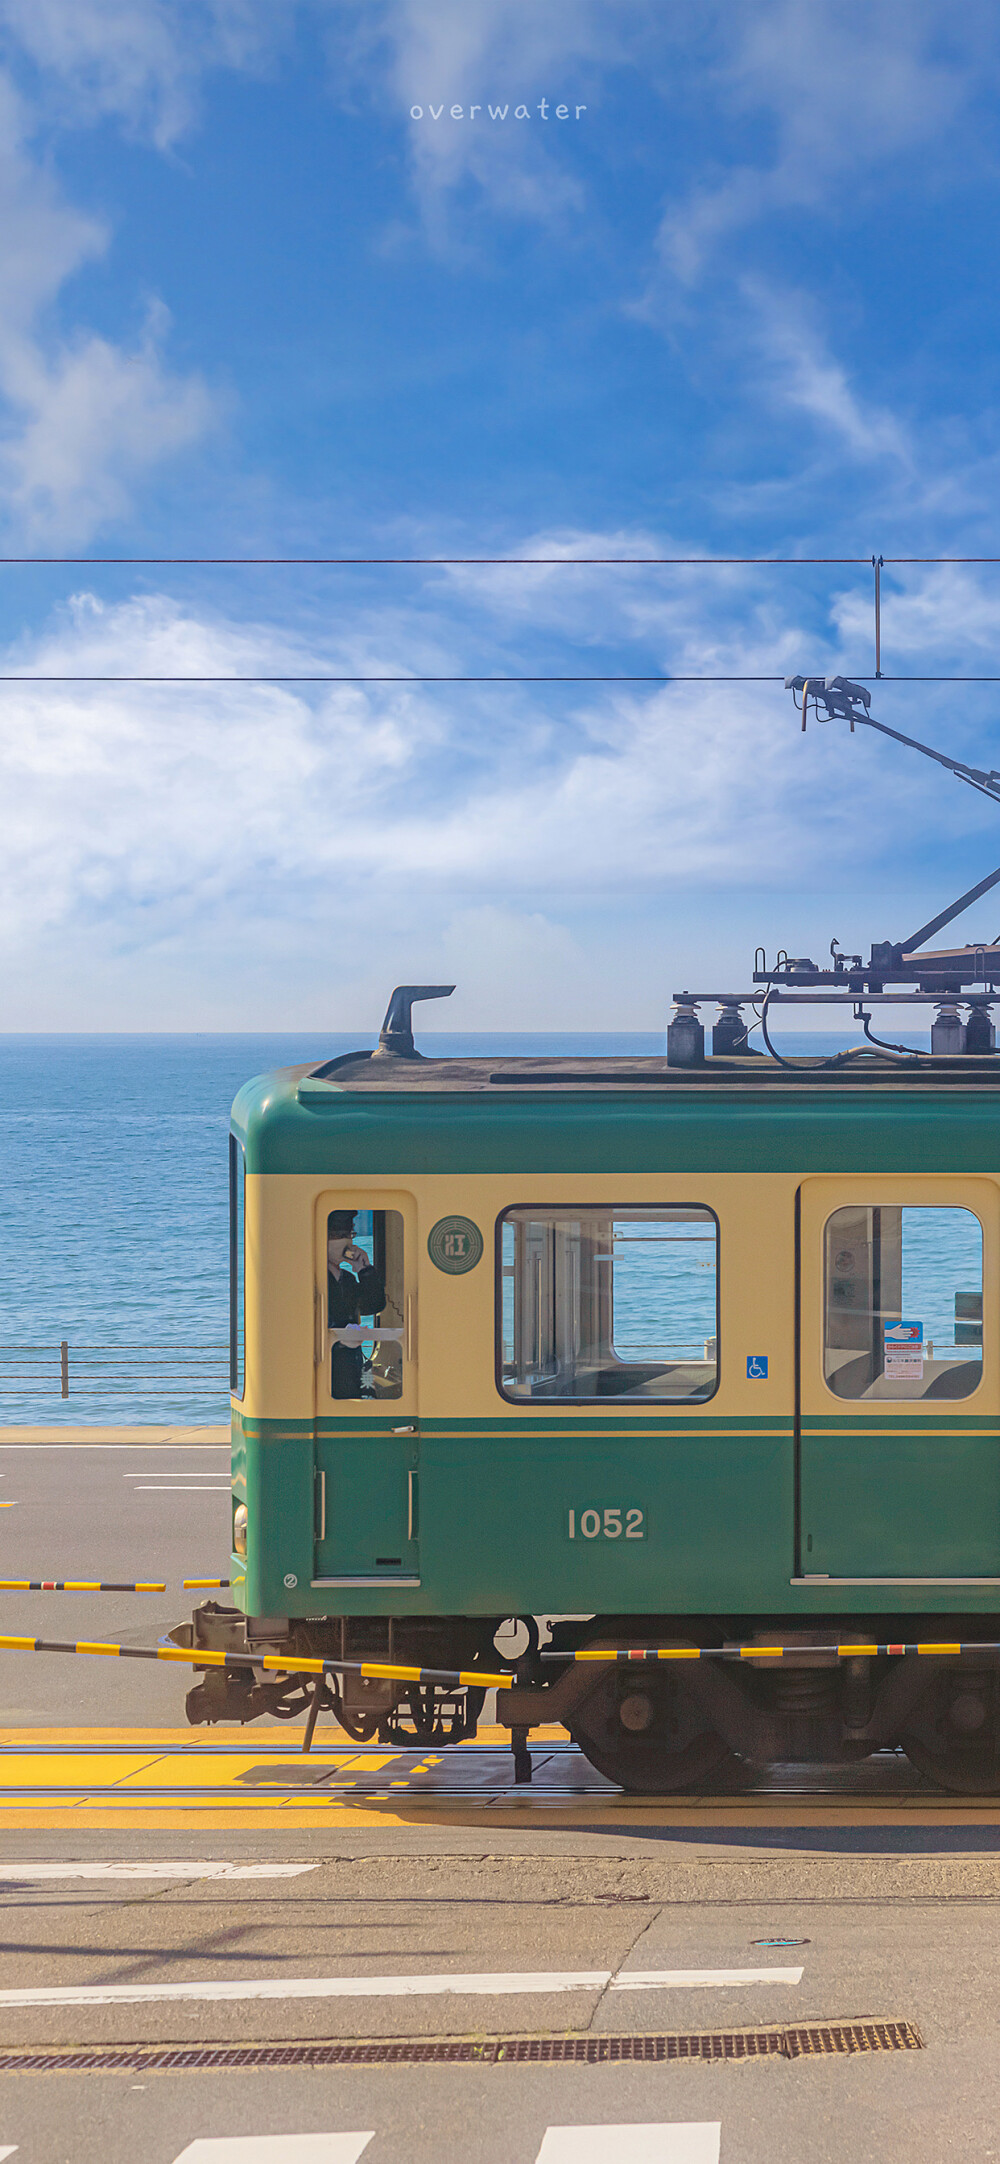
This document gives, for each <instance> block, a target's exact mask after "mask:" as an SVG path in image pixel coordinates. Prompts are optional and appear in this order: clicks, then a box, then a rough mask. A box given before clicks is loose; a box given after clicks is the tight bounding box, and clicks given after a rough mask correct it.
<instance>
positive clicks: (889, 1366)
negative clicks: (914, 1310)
mask: <svg viewBox="0 0 1000 2164" xmlns="http://www.w3.org/2000/svg"><path fill="white" fill-rule="evenodd" d="M882 1372H883V1374H884V1375H885V1376H886V1378H887V1380H889V1381H892V1382H897V1383H919V1382H922V1381H923V1374H924V1326H923V1323H922V1322H893V1323H887V1324H886V1327H885V1338H884V1342H883V1363H882Z"/></svg>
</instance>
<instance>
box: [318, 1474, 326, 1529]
mask: <svg viewBox="0 0 1000 2164" xmlns="http://www.w3.org/2000/svg"><path fill="white" fill-rule="evenodd" d="M319 1538H320V1540H325V1539H326V1474H325V1473H323V1472H321V1473H320V1476H319Z"/></svg>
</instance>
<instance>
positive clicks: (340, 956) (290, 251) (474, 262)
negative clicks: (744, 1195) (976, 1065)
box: [0, 0, 1000, 1029]
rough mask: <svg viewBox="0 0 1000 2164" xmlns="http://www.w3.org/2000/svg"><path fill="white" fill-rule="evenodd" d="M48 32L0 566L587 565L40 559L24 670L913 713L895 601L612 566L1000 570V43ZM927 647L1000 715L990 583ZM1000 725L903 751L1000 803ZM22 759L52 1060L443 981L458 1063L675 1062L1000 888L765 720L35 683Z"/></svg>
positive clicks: (913, 720) (896, 590) (905, 810)
mask: <svg viewBox="0 0 1000 2164" xmlns="http://www.w3.org/2000/svg"><path fill="white" fill-rule="evenodd" d="M0 20H2V22H3V24H4V31H5V36H4V44H3V56H4V57H3V74H2V78H0V203H2V214H0V551H2V553H4V554H7V555H19V554H32V555H34V554H38V555H55V556H59V555H78V556H82V557H97V556H115V555H123V556H127V555H142V554H148V555H162V556H171V555H203V554H204V555H212V554H218V555H229V554H238V553H243V552H246V553H259V554H275V555H281V554H289V555H294V554H300V553H301V554H323V553H324V552H329V553H330V554H335V555H336V554H348V555H351V554H353V555H358V556H377V555H384V556H393V555H407V556H411V555H412V556H428V555H448V556H479V555H484V556H497V557H501V558H502V557H506V556H529V557H541V556H554V557H558V558H559V559H561V560H565V567H564V565H563V562H560V564H559V565H558V566H556V567H542V566H539V567H538V568H536V569H533V568H530V567H513V566H512V567H509V568H507V567H504V566H502V565H501V566H492V567H483V568H479V567H464V568H451V569H442V568H383V569H378V570H375V569H369V570H350V571H348V570H337V571H332V570H331V571H316V570H310V571H305V572H303V571H295V570H290V569H285V570H276V569H266V568H259V569H242V570H225V569H211V570H197V571H196V570H185V569H182V568H153V567H149V568H144V569H133V568H128V569H121V568H119V569H109V568H104V567H99V566H97V565H96V564H93V563H88V564H83V565H76V566H72V567H65V568H57V569H39V568H14V567H8V568H5V569H3V570H2V571H0V652H2V657H3V658H2V662H0V666H2V668H3V669H4V670H6V671H23V672H25V673H27V674H29V675H31V674H40V675H41V674H45V673H57V674H60V673H65V674H73V673H82V674H94V675H102V674H103V675H107V674H122V675H141V674H144V673H146V674H148V673H171V672H183V671H188V672H194V673H198V672H200V673H204V674H223V675H225V674H255V673H257V674H281V673H284V674H287V675H302V676H306V675H310V674H316V675H322V674H379V673H381V674H400V675H403V676H407V675H421V674H440V675H456V676H461V675H470V676H475V675H490V674H500V673H519V674H525V675H531V674H535V675H546V674H553V675H555V674H563V675H576V676H580V675H621V676H628V675H632V676H641V675H644V674H650V675H657V674H662V673H674V674H676V675H688V676H694V677H702V678H708V677H712V676H724V675H730V676H753V675H770V674H774V673H783V672H785V671H792V670H795V669H798V668H803V667H808V668H810V669H814V670H820V669H827V670H834V669H841V668H842V669H846V670H847V671H848V672H852V671H854V672H865V673H870V671H871V669H872V668H873V665H874V664H873V660H872V629H871V573H870V570H869V569H867V568H866V566H864V565H862V566H859V567H857V568H834V567H827V568H815V567H813V568H810V567H806V566H804V565H803V567H802V568H795V569H791V570H785V569H779V568H777V567H774V568H763V569H760V568H758V569H740V568H736V567H731V568H724V569H719V568H707V567H706V568H705V569H699V568H697V566H695V567H689V568H685V569H668V568H654V567H650V568H649V569H644V568H641V567H639V568H636V567H619V568H612V569H599V568H595V567H589V566H586V565H585V564H582V563H578V564H574V559H579V558H584V557H593V556H600V555H614V554H619V555H635V556H640V557H643V556H657V555H677V556H691V557H695V558H699V557H703V556H706V555H725V556H744V555H769V556H794V557H802V558H805V557H811V556H833V557H841V556H842V557H861V558H865V559H867V558H869V557H870V556H871V554H872V552H873V550H874V551H880V552H882V553H884V554H885V555H886V557H893V556H912V557H920V556H938V555H954V556H980V555H983V556H988V555H990V554H998V555H1000V519H998V515H997V508H996V506H997V495H998V486H997V484H998V474H1000V398H998V386H997V369H996V358H995V356H996V348H997V316H998V310H1000V300H998V295H1000V278H998V261H997V258H998V241H997V233H998V209H1000V153H998V109H1000V17H998V15H997V11H996V9H995V7H994V6H992V5H989V4H979V0H963V6H962V7H961V9H957V10H956V9H954V8H951V7H945V6H944V5H943V0H866V4H864V5H860V4H858V5H856V4H854V0H723V4H716V0H669V4H668V5H664V4H663V0H650V4H648V5H647V4H645V0H575V4H570V0H566V4H560V0H546V4H545V5H544V6H538V5H535V4H533V0H336V4H334V0H298V4H296V0H163V4H162V5H160V4H156V0H0ZM474 104H478V105H479V106H480V108H481V110H480V111H479V112H478V113H477V114H475V115H474V116H473V115H472V114H471V107H472V106H473V105H474ZM491 104H492V105H494V106H495V107H498V108H499V107H501V106H503V105H506V106H507V108H508V112H507V117H506V119H500V118H497V119H491V118H490V115H489V106H490V105H491ZM560 104H565V105H566V106H567V108H568V111H567V116H566V118H565V119H560V118H558V117H557V110H556V109H557V107H558V106H559V105H560ZM519 105H522V106H526V107H527V108H528V115H527V117H523V118H521V119H517V118H515V114H516V110H517V107H518V106H519ZM543 105H544V108H545V110H544V112H543V111H542V109H541V108H542V107H543ZM453 106H457V107H460V108H461V115H460V117H456V118H454V119H453V118H452V115H451V108H452V107H453ZM578 108H581V110H579V111H578ZM439 110H440V117H438V118H434V117H432V113H433V112H438V111H439ZM883 639H884V655H883V665H884V668H885V670H886V672H887V674H888V675H890V676H893V675H900V676H920V675H923V676H933V675H935V674H942V673H957V674H963V675H969V676H974V675H977V674H981V675H988V674H990V673H996V674H997V675H1000V565H998V566H996V567H986V566H974V565H968V566H961V567H938V566H928V565H914V566H910V567H906V568H902V567H899V566H896V567H889V568H888V569H887V571H886V574H885V583H884V609H883ZM998 693H1000V685H997V686H975V685H971V684H969V685H953V686H941V685H930V684H902V683H899V684H894V683H886V684H885V685H884V686H881V687H879V688H878V690H877V692H876V703H875V706H874V711H875V712H876V713H878V714H879V716H880V717H881V718H882V719H884V720H886V721H888V722H889V723H890V724H891V725H893V726H895V727H901V728H903V729H907V730H912V731H914V732H915V733H917V734H920V733H921V732H922V731H923V732H926V733H927V734H928V735H929V736H930V738H931V740H932V741H934V742H938V743H942V744H946V745H948V746H950V748H952V749H953V750H955V751H956V752H957V753H958V754H959V755H961V756H964V757H966V758H970V759H973V760H975V761H976V763H979V764H982V765H985V766H993V765H995V764H997V765H1000V743H998V731H997V728H996V725H995V715H996V711H997V704H998ZM0 716H2V724H0V742H2V744H3V746H4V751H3V768H4V780H3V797H4V805H5V813H4V844H3V849H2V852H0V953H2V963H3V978H4V985H5V1000H4V1006H5V1019H4V1026H5V1027H7V1028H13V1029H60V1028H64V1029H74V1028H77V1029H78V1028H88V1027H89V1028H98V1029H116V1028H120V1029H144V1028H180V1029H183V1028H203V1029H212V1028H218V1029H226V1028H234V1029H244V1028H249V1029H254V1028H260V1029H270V1028H274V1029H278V1028H281V1029H284V1028H300V1027H309V1026H313V1025H315V1026H318V1027H322V1028H324V1029H337V1028H343V1027H348V1028H353V1027H355V1026H358V1027H360V1026H365V1027H370V1026H371V1025H372V1023H373V1022H376V1021H377V1020H378V1018H379V1015H380V1013H381V1009H382V1006H383V1005H384V1000H385V995H386V993H387V990H388V989H389V987H390V986H391V985H392V984H393V983H394V982H396V981H398V980H400V979H403V978H414V979H420V980H427V979H444V978H449V979H450V978H452V977H454V978H456V979H457V981H458V985H459V990H458V992H457V993H456V996H455V998H454V1000H453V1001H452V1002H451V1005H450V1011H449V1015H448V1022H449V1026H450V1027H451V1028H458V1029H461V1028H467V1029H475V1028H519V1027H520V1028H531V1027H536V1028H540V1027H545V1026H552V1027H559V1028H574V1027H575V1028H582V1029H586V1028H601V1027H603V1028H613V1027H618V1028H654V1027H657V1026H658V1025H659V1024H660V1022H662V1021H663V1020H664V1019H665V1016H666V1012H667V1006H668V999H669V994H670V992H671V991H672V990H674V989H677V988H679V987H680V986H681V985H682V984H690V983H692V981H693V980H695V979H697V980H699V981H700V982H701V983H702V984H703V985H704V984H719V985H723V986H727V987H728V986H730V985H733V986H735V985H737V984H738V983H740V982H741V981H742V980H744V979H745V976H746V972H747V970H748V968H749V966H750V963H751V958H752V954H753V949H754V948H755V946H756V945H758V944H764V945H766V946H767V947H768V949H769V950H770V951H771V952H773V951H774V949H775V948H776V947H777V946H779V945H782V946H786V947H788V948H790V949H793V950H794V951H796V952H800V953H801V952H807V951H808V952H812V953H814V954H816V955H817V956H818V955H819V954H822V953H823V952H825V949H826V947H827V945H828V943H829V940H830V938H831V936H833V935H836V936H837V938H839V939H840V941H841V942H842V944H843V945H844V946H845V947H847V948H853V947H855V946H859V945H867V942H868V941H869V940H870V939H871V938H873V937H876V938H883V937H895V936H899V935H901V934H903V933H905V932H906V931H908V930H910V929H912V928H913V927H914V926H915V925H916V924H917V923H918V922H920V921H921V920H922V919H923V918H924V917H925V916H928V915H930V914H931V913H932V911H933V909H934V908H935V907H937V906H939V905H940V904H941V903H943V901H944V900H945V899H947V898H948V896H949V895H950V894H951V893H952V892H953V891H955V890H957V889H958V888H959V887H961V886H963V885H966V884H969V883H971V881H972V880H973V879H974V878H976V877H978V876H980V875H981V874H982V873H983V872H985V871H986V870H987V869H989V868H991V866H992V865H993V864H994V863H995V862H996V861H998V860H1000V826H998V825H997V821H996V814H995V811H994V810H993V809H992V808H991V807H990V806H989V805H987V804H985V803H983V802H982V801H981V800H979V799H977V798H976V797H974V796H973V795H972V794H971V792H968V791H965V790H963V789H962V788H961V786H960V785H959V784H958V783H955V782H952V781H949V780H948V779H946V778H943V777H941V776H940V774H939V773H938V772H937V771H936V770H935V769H934V768H932V767H931V766H930V765H927V766H925V765H924V763H923V762H921V761H919V760H917V759H916V758H914V757H908V756H907V755H906V754H905V753H903V752H899V751H897V750H896V749H895V748H893V747H891V746H887V745H883V744H882V743H881V742H879V741H878V740H877V739H874V738H872V737H865V736H864V735H860V736H856V737H855V738H853V739H851V738H849V737H848V736H847V735H846V734H845V733H844V732H843V731H839V730H837V729H836V728H826V729H818V728H817V729H815V730H810V733H809V734H808V736H807V737H806V738H805V739H804V740H803V738H802V737H801V735H800V734H799V732H798V727H797V722H796V718H795V716H794V714H793V712H792V709H791V703H790V701H789V700H788V698H787V697H786V695H785V694H784V693H783V692H782V691H781V690H780V687H775V686H771V685H754V684H746V683H742V684H741V683H731V684H722V683H710V682H699V683H688V684H682V683H674V684H671V685H668V686H658V685H641V684H633V685H628V684H618V685H610V684H603V685H602V684H597V683H592V684H581V683H577V684H566V685H561V686H555V685H544V684H516V685H515V684H504V685H500V684H494V685H482V684H480V685H467V686H457V685H456V686H445V687H435V686H430V685H421V684H418V683H413V684H397V685H392V686H381V687H379V686H371V685H369V686H361V685H358V686H314V687H307V686H304V685H299V686H296V685H292V684H287V685H283V686H273V685H272V686H252V685H225V686H222V685H220V686H214V687H213V686H207V685H205V686H198V687H194V686H192V687H179V686H178V687H169V686H161V687H144V686H140V685H122V686H120V687H117V688H112V687H108V686H106V685H105V686H98V685H82V684H81V685H75V686H69V687H60V688H56V687H52V686H47V687H46V686H42V685H38V686H37V687H36V686H32V685H30V684H28V685H25V684H20V685H5V686H0ZM998 925H1000V903H997V904H995V905H994V907H993V908H992V910H991V906H990V903H989V901H988V902H987V903H986V905H985V909H984V907H983V906H982V905H981V907H980V909H979V910H978V911H975V912H973V913H971V914H970V916H969V918H968V920H967V926H966V928H967V931H968V934H969V936H971V937H977V938H980V937H992V936H993V935H994V934H995V933H996V931H997V928H998ZM818 1019H819V1017H817V1020H818Z"/></svg>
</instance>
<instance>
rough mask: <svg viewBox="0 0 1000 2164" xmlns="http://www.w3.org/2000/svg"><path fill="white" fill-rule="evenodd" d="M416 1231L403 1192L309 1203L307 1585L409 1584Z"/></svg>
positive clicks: (414, 1552) (413, 1528) (413, 1516)
mask: <svg viewBox="0 0 1000 2164" xmlns="http://www.w3.org/2000/svg"><path fill="white" fill-rule="evenodd" d="M415 1226H416V1212H415V1207H414V1201H413V1197H412V1196H411V1195H406V1194H396V1193H392V1194H379V1195H377V1196H373V1195H371V1194H368V1195H366V1194H365V1193H364V1192H363V1191H361V1190H355V1189H351V1190H350V1192H339V1193H336V1194H324V1195H321V1196H320V1198H319V1201H318V1204H317V1209H316V1222H315V1273H316V1274H315V1295H314V1298H315V1317H316V1338H315V1373H316V1425H315V1435H316V1457H315V1474H316V1493H315V1508H316V1545H315V1572H314V1577H313V1583H314V1585H331V1586H336V1585H347V1586H349V1585H356V1586H357V1585H380V1584H382V1583H388V1584H393V1583H396V1584H414V1583H419V1577H420V1566H419V1527H418V1515H417V1514H418V1492H417V1482H418V1473H419V1460H418V1435H417V1364H416V1358H415V1351H416V1348H415V1340H414V1276H415V1253H416V1249H415V1241H414V1236H415Z"/></svg>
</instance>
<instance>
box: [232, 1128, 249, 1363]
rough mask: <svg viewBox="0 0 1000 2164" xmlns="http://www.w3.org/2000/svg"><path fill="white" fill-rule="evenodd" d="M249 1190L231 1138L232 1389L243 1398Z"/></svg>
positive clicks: (241, 1157) (243, 1163)
mask: <svg viewBox="0 0 1000 2164" xmlns="http://www.w3.org/2000/svg"><path fill="white" fill-rule="evenodd" d="M245 1191H246V1158H245V1157H244V1155H243V1144H242V1143H241V1142H238V1141H237V1139H236V1136H235V1135H230V1137H229V1388H230V1390H231V1391H232V1394H233V1397H234V1398H241V1397H242V1396H243V1370H244V1345H245V1337H246V1325H245V1286H244V1276H243V1226H244V1202H245Z"/></svg>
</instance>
